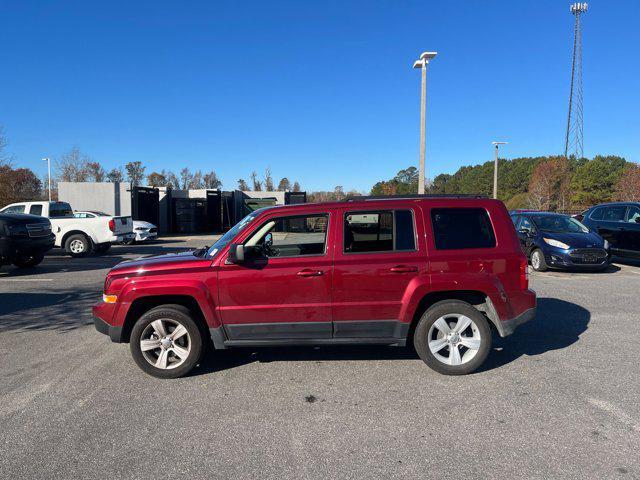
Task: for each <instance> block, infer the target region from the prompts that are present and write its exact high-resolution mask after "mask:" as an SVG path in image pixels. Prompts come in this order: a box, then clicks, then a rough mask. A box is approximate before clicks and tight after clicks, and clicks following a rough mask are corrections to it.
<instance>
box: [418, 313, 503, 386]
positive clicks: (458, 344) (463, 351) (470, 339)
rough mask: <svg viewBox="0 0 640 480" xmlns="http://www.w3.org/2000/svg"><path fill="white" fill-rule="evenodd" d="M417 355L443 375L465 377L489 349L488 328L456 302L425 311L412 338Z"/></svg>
mask: <svg viewBox="0 0 640 480" xmlns="http://www.w3.org/2000/svg"><path fill="white" fill-rule="evenodd" d="M413 343H414V346H415V349H416V352H418V355H419V356H420V358H421V359H422V361H424V363H426V364H427V365H428V366H429V367H430V368H431V369H433V370H435V371H436V372H438V373H441V374H443V375H466V374H468V373H471V372H473V371H475V370H476V369H478V368H479V367H480V365H482V364H483V363H484V361H485V360H486V358H487V355H488V354H489V350H490V349H491V328H489V323H488V322H487V319H486V318H485V317H484V315H483V314H482V313H481V312H480V311H478V310H477V309H476V308H474V307H473V306H471V305H470V304H468V303H466V302H463V301H460V300H445V301H442V302H438V303H436V304H434V305H433V306H431V307H430V308H429V309H427V311H426V312H424V314H423V315H422V317H421V318H420V320H419V322H418V325H417V327H416V330H415V334H414V337H413Z"/></svg>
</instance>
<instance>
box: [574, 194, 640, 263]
mask: <svg viewBox="0 0 640 480" xmlns="http://www.w3.org/2000/svg"><path fill="white" fill-rule="evenodd" d="M576 218H577V219H578V220H580V221H581V222H582V223H584V224H585V225H586V226H587V227H589V228H591V229H592V230H594V231H596V232H598V234H600V235H601V236H602V238H604V239H605V240H606V241H607V242H609V246H610V250H611V253H612V254H613V255H617V256H619V257H631V258H640V202H616V203H603V204H600V205H596V206H595V207H591V208H590V209H588V210H585V211H584V212H582V213H581V214H580V215H576Z"/></svg>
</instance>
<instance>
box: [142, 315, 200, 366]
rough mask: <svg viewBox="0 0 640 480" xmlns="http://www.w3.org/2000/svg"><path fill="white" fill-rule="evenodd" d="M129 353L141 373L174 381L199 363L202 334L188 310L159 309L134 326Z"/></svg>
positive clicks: (143, 316) (144, 316)
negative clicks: (173, 379)
mask: <svg viewBox="0 0 640 480" xmlns="http://www.w3.org/2000/svg"><path fill="white" fill-rule="evenodd" d="M130 349H131V355H132V356H133V359H134V361H135V362H136V363H137V364H138V366H139V367H140V368H141V369H142V370H143V371H144V372H146V373H148V374H149V375H152V376H154V377H157V378H178V377H182V376H184V375H186V374H187V373H189V372H190V371H191V370H192V369H193V367H195V366H196V364H197V363H198V361H199V360H200V357H201V355H202V351H203V348H202V334H201V333H200V329H199V328H198V325H196V322H195V321H194V320H193V317H192V315H191V313H190V312H189V310H188V309H186V308H185V307H183V306H181V305H161V306H159V307H155V308H152V309H151V310H149V311H148V312H146V313H145V314H144V315H142V317H140V319H139V320H138V321H137V322H136V323H135V325H134V326H133V330H132V331H131V338H130Z"/></svg>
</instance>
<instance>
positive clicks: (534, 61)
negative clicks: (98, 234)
mask: <svg viewBox="0 0 640 480" xmlns="http://www.w3.org/2000/svg"><path fill="white" fill-rule="evenodd" d="M569 4H570V2H569V1H561V0H553V1H539V0H538V1H530V2H519V1H509V2H506V1H462V0H461V1H457V2H453V1H446V2H445V1H440V2H431V1H424V0H423V1H388V2H381V1H367V2H355V1H354V2H343V1H336V2H327V1H323V2H300V1H290V2H289V1H287V2H281V1H278V2H264V1H262V2H253V1H243V2H214V1H205V2H196V1H192V2H177V1H175V2H162V1H148V2H142V1H135V2H132V1H126V2H118V1H109V2H86V1H83V2H62V1H60V2H30V1H17V0H14V1H4V2H2V3H0V68H1V69H2V74H1V75H0V124H2V125H4V129H5V135H6V136H7V139H8V141H9V145H8V148H7V150H8V153H10V154H13V155H14V156H15V160H16V161H15V163H16V164H17V165H20V166H27V167H30V168H32V169H34V170H35V171H37V172H38V173H39V174H43V173H44V171H45V164H44V163H43V162H41V161H40V158H42V157H44V156H50V157H52V158H58V157H59V156H60V155H61V154H63V153H64V152H65V151H68V150H69V149H70V148H71V147H72V146H78V147H79V148H80V149H81V150H82V151H83V152H85V153H87V154H89V155H90V156H91V157H92V158H93V159H95V160H98V161H100V162H101V163H102V164H103V165H104V166H105V167H107V168H111V167H113V166H117V165H124V164H125V163H126V162H128V161H133V160H140V161H142V162H143V163H144V164H145V165H146V168H147V173H149V172H150V171H152V170H159V169H162V168H165V169H173V170H176V171H177V170H179V169H180V168H182V167H184V166H189V167H190V168H191V169H192V170H193V169H198V168H200V169H202V170H209V169H214V170H215V171H216V172H217V173H218V175H219V176H220V177H221V178H222V180H223V181H224V186H225V188H234V187H235V185H236V180H237V179H238V178H240V177H243V178H248V177H249V174H250V172H251V171H252V170H257V171H258V172H262V171H263V170H264V169H265V168H266V167H270V168H271V170H272V172H273V176H274V177H276V180H277V179H279V178H280V177H281V176H288V177H289V178H290V179H292V180H299V181H300V183H301V184H302V186H303V188H305V189H307V190H309V191H311V190H320V189H332V188H333V187H334V186H335V185H342V186H344V187H345V189H351V188H355V189H358V190H368V189H369V188H370V187H371V186H372V185H373V184H374V183H375V182H376V181H377V180H380V179H387V178H390V177H392V176H393V175H394V174H395V173H396V172H397V171H398V170H399V169H401V168H405V167H407V166H409V165H417V156H418V138H419V137H418V135H419V71H417V70H413V69H412V68H411V66H412V63H413V61H414V60H415V59H416V58H417V56H418V55H419V54H420V52H422V51H424V50H437V51H438V57H437V58H436V59H435V60H434V61H433V62H432V64H431V65H430V67H429V80H428V96H429V100H428V101H429V105H428V118H427V130H428V133H427V175H428V176H429V177H433V176H434V175H435V174H438V173H443V172H449V173H451V172H454V171H455V170H456V169H457V168H458V167H459V166H461V165H464V164H476V163H481V162H484V161H486V160H489V159H490V158H491V155H492V148H491V141H492V140H494V139H500V140H507V141H509V142H510V143H509V145H507V146H506V148H505V149H504V155H505V156H506V157H516V156H528V155H546V154H554V153H559V152H561V151H562V149H563V145H564V126H565V122H566V110H567V105H566V104H567V96H568V83H569V73H570V71H569V70H570V60H571V40H572V38H571V37H572V29H573V24H572V16H571V15H570V13H569ZM589 5H590V7H589V12H588V13H587V14H586V16H585V17H584V21H583V24H584V91H585V114H584V121H585V125H584V132H585V133H584V135H585V155H586V156H588V157H591V156H593V155H595V154H598V153H603V154H604V153H611V154H618V155H622V156H625V157H626V158H627V159H629V160H633V161H639V160H640V120H639V119H640V114H639V113H638V112H640V93H639V89H640V80H639V79H640V62H638V46H639V45H640V29H638V28H637V21H638V18H639V14H640V2H637V1H606V2H605V1H603V0H597V1H592V2H589Z"/></svg>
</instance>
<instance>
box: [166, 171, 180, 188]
mask: <svg viewBox="0 0 640 480" xmlns="http://www.w3.org/2000/svg"><path fill="white" fill-rule="evenodd" d="M162 173H164V170H163V171H162ZM165 176H166V177H167V183H166V186H167V187H171V188H180V180H178V176H177V175H176V174H175V173H173V172H171V171H168V172H167V173H166V174H165Z"/></svg>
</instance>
